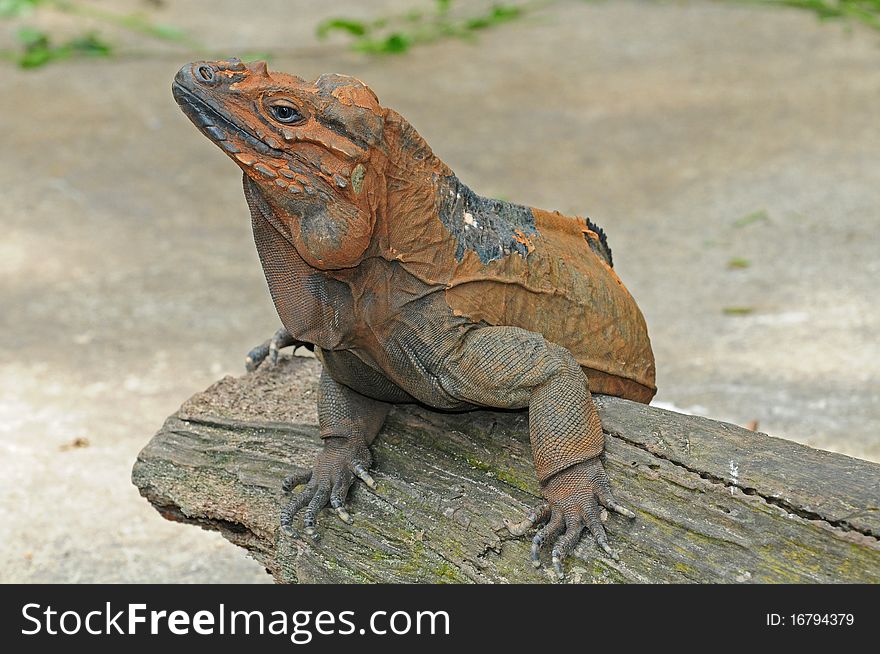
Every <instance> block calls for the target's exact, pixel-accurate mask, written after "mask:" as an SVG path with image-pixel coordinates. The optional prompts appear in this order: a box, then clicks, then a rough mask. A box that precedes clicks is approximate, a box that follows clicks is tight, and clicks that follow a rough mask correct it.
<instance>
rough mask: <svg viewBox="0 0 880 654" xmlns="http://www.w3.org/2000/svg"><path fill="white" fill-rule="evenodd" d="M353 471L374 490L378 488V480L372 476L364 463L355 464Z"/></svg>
mask: <svg viewBox="0 0 880 654" xmlns="http://www.w3.org/2000/svg"><path fill="white" fill-rule="evenodd" d="M352 471H353V472H354V474H355V476H356V477H357V478H358V479H360V480H361V481H362V482H364V483H365V484H366V485H367V486H369V487H370V488H372V489H373V490H376V480H375V479H373V478H372V477H371V476H370V473H369V472H367V469H366V468H365V467H364V465H363V464H362V463H358V464H357V465H355V466H354V468H352Z"/></svg>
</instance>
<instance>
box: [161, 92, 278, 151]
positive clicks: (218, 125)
mask: <svg viewBox="0 0 880 654" xmlns="http://www.w3.org/2000/svg"><path fill="white" fill-rule="evenodd" d="M171 93H172V95H173V96H174V100H175V101H176V102H177V104H178V105H179V106H180V108H181V110H183V113H184V114H186V116H187V118H189V119H190V120H191V121H192V122H193V124H194V125H195V126H196V127H198V128H199V130H200V131H201V132H202V133H203V134H204V135H205V136H207V137H208V138H209V139H211V140H212V141H214V142H215V143H216V144H217V145H219V146H220V147H221V148H223V149H224V150H226V152H228V153H229V154H230V155H234V154H236V153H237V152H239V151H240V150H239V149H238V146H236V145H235V143H233V142H232V140H230V138H229V137H230V136H231V135H235V136H237V137H239V138H240V139H241V140H242V141H243V142H244V143H245V144H246V145H247V146H248V147H250V148H252V149H253V150H255V151H256V152H259V153H260V154H268V155H271V156H273V157H276V158H284V153H283V152H282V151H281V150H278V149H276V148H273V147H271V146H270V145H268V144H267V143H265V142H264V141H263V140H261V139H259V138H257V137H256V136H255V135H254V134H252V133H251V132H249V131H248V130H247V129H245V128H244V127H242V126H241V125H239V124H237V123H235V122H233V121H232V120H230V119H229V118H227V116H226V115H225V114H224V113H223V112H222V111H221V110H220V109H218V108H217V107H216V106H214V105H213V104H212V103H211V102H209V101H208V100H206V99H205V98H203V97H200V96H199V95H197V94H196V93H194V92H193V91H192V90H190V89H188V88H187V87H186V86H184V85H183V84H181V83H180V82H178V81H176V80H175V81H174V83H173V84H172V85H171Z"/></svg>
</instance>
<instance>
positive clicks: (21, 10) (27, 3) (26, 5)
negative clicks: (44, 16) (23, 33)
mask: <svg viewBox="0 0 880 654" xmlns="http://www.w3.org/2000/svg"><path fill="white" fill-rule="evenodd" d="M41 2H43V0H0V18H14V17H16V16H22V15H24V14H26V13H28V12H30V11H32V10H33V8H34V7H36V6H37V5H38V4H40V3H41Z"/></svg>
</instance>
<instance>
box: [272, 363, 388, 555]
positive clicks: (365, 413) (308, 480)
mask: <svg viewBox="0 0 880 654" xmlns="http://www.w3.org/2000/svg"><path fill="white" fill-rule="evenodd" d="M390 408H391V407H390V405H389V404H386V403H385V402H379V401H378V400H373V399H371V398H368V397H365V396H363V395H361V394H360V393H357V392H355V391H353V390H352V389H350V388H349V387H348V386H344V385H343V384H340V383H339V382H337V381H336V380H334V379H333V377H331V376H330V373H329V372H327V370H326V368H325V369H324V370H322V372H321V379H320V382H319V384H318V427H319V431H320V435H321V439H322V440H323V442H324V449H323V451H322V452H321V454H319V455H318V459H317V461H316V462H315V465H314V467H313V469H312V471H311V472H308V473H302V474H298V475H292V476H290V477H288V478H287V479H285V480H284V489H285V490H293V489H294V488H295V487H296V486H298V485H300V484H306V487H305V488H304V489H303V490H302V491H300V492H299V493H298V494H297V495H295V496H294V497H293V499H291V500H290V503H289V504H288V505H287V506H286V507H285V508H284V509H283V510H282V512H281V531H282V532H283V533H284V534H286V535H288V536H293V535H295V530H294V529H293V525H292V523H293V518H294V516H295V515H296V514H297V513H298V512H299V511H300V510H301V509H302V508H303V507H305V508H306V511H305V513H304V514H303V531H304V533H305V534H306V535H307V536H311V537H313V538H317V531H316V530H315V520H316V516H317V514H318V511H320V510H321V509H323V508H324V507H325V506H327V504H328V502H329V503H330V505H331V506H332V507H333V508H334V509H335V511H336V513H337V515H338V516H339V517H340V518H341V519H342V520H343V521H345V522H347V523H350V522H351V516H350V515H349V514H348V511H346V510H345V499H346V497H347V496H348V490H349V488H350V487H351V484H352V482H353V481H354V478H355V477H358V478H360V479H361V480H362V481H364V482H365V483H366V484H367V485H368V486H370V487H371V488H372V487H375V485H376V484H375V482H374V481H373V478H372V477H371V476H370V473H369V472H368V470H369V468H370V465H371V464H372V462H373V457H372V455H371V454H370V444H371V443H372V442H373V440H375V438H376V435H377V434H378V433H379V430H380V429H381V428H382V424H383V423H384V422H385V416H386V415H387V414H388V411H389V409H390Z"/></svg>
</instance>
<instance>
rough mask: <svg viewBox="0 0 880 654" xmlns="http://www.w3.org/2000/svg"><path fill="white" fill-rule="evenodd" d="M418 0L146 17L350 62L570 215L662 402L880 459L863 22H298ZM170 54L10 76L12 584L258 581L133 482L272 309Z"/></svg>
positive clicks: (872, 108)
mask: <svg viewBox="0 0 880 654" xmlns="http://www.w3.org/2000/svg"><path fill="white" fill-rule="evenodd" d="M101 4H103V5H107V6H112V7H130V6H138V3H135V2H104V3H101ZM412 4H413V3H412V2H403V1H397V2H375V3H373V2H371V3H369V4H367V3H356V2H339V3H334V4H333V5H332V6H330V7H324V8H322V9H321V10H320V11H321V12H323V13H321V14H320V15H319V13H318V11H319V10H317V9H316V5H317V3H313V2H281V1H277V2H265V3H260V11H259V13H258V14H256V15H255V14H253V13H252V12H253V5H252V4H251V3H241V2H229V1H226V0H223V1H220V2H212V3H199V4H198V5H197V4H196V3H169V6H168V7H166V8H165V9H162V10H161V11H160V12H159V13H158V16H159V18H160V20H162V21H163V22H168V23H171V24H175V25H179V26H182V27H184V28H187V29H188V30H190V31H191V32H192V33H194V34H195V35H197V36H198V37H199V38H200V39H201V40H202V41H204V42H205V43H207V44H208V45H209V46H210V47H211V49H212V51H216V52H217V54H221V53H222V54H229V55H234V54H236V53H240V52H242V51H249V52H253V51H255V50H261V49H269V48H274V49H278V50H283V51H284V53H283V54H282V55H281V56H279V57H278V58H277V59H276V60H275V61H274V62H273V64H272V65H273V67H277V68H279V69H284V70H287V71H290V72H296V73H298V74H300V75H302V76H314V75H317V74H319V73H322V72H328V71H336V72H347V73H351V74H354V75H357V76H359V77H361V78H362V79H364V80H365V81H366V82H367V83H369V84H370V85H371V86H372V87H373V89H374V90H375V91H376V92H377V94H378V95H379V98H380V100H381V101H382V102H383V103H384V104H387V105H390V106H393V107H395V108H396V109H398V110H399V111H400V112H401V113H403V114H404V115H405V116H407V117H408V118H409V119H410V120H411V122H412V123H413V124H414V125H415V126H416V127H417V128H418V129H419V130H420V131H421V133H422V134H423V135H424V136H425V137H426V139H427V140H428V142H429V143H431V145H432V147H433V148H434V149H435V151H436V152H437V153H438V154H439V155H440V156H441V157H442V158H443V159H444V160H445V161H446V162H447V163H448V164H449V165H450V166H452V168H453V169H455V170H456V172H457V173H458V175H459V177H461V179H462V180H464V181H465V182H466V183H468V184H470V185H471V186H473V187H474V188H475V189H476V190H478V191H479V192H481V193H483V194H489V195H496V196H501V197H504V198H507V199H511V200H516V201H518V202H522V203H527V204H532V205H535V206H539V207H542V208H547V209H559V210H561V211H564V212H574V213H581V214H583V213H586V214H589V215H590V216H591V217H592V218H593V219H594V220H595V221H596V222H597V223H598V224H600V225H602V226H603V227H604V228H605V229H606V231H607V232H608V233H609V238H610V243H611V246H612V248H613V249H614V256H615V264H616V267H617V269H618V271H619V273H620V274H621V276H622V278H623V279H624V280H625V281H626V283H627V285H628V286H629V288H630V290H631V291H632V292H633V294H634V295H635V296H636V298H637V299H638V300H639V302H640V304H641V306H642V307H643V309H644V312H645V315H646V317H647V320H648V324H649V327H650V330H651V335H652V339H653V342H654V346H655V351H656V354H657V368H658V385H659V387H660V392H659V394H658V396H657V403H658V404H659V405H660V406H674V407H678V408H679V409H683V410H686V411H691V412H694V413H699V414H703V415H709V416H711V417H713V418H718V419H722V420H729V421H732V422H735V423H738V424H745V423H746V422H748V421H750V420H758V421H759V422H760V429H761V430H762V431H766V432H769V433H770V434H773V435H776V436H782V437H786V438H792V439H796V440H799V441H801V442H804V443H807V444H810V445H813V446H816V447H822V448H827V449H831V450H835V451H838V452H843V453H846V454H850V455H854V456H859V457H863V458H868V459H872V460H880V438H878V434H880V397H878V393H877V389H878V387H880V356H878V355H880V345H878V339H877V334H878V332H880V308H878V304H877V302H876V298H877V290H876V286H875V284H876V279H877V277H878V273H880V254H878V252H880V251H878V247H877V242H878V239H877V231H878V207H880V154H878V153H880V121H878V120H877V115H878V109H880V105H878V100H877V98H878V93H880V65H878V64H880V37H878V35H877V34H876V33H875V32H871V31H869V30H867V29H864V28H861V27H859V26H856V27H854V28H852V29H845V28H844V27H842V26H840V25H837V24H827V23H826V24H822V23H819V22H817V21H816V20H815V18H814V17H813V16H812V15H810V14H808V13H804V12H799V11H791V10H781V9H762V8H758V7H751V6H741V5H731V4H724V3H718V2H697V1H695V2H687V3H647V2H628V1H620V2H613V3H612V2H608V3H582V2H559V3H553V4H550V5H548V6H547V7H546V8H544V9H542V10H541V11H539V12H537V13H536V14H534V15H532V16H530V17H528V18H527V19H524V20H521V21H518V22H515V23H511V24H508V25H505V26H501V27H499V28H498V29H496V30H490V31H487V32H485V33H484V34H482V35H481V37H480V40H479V41H478V43H477V44H468V43H462V42H458V41H445V42H441V43H437V44H434V45H431V46H426V47H424V48H420V49H416V50H414V51H413V52H412V53H410V54H408V55H406V56H404V57H396V58H378V59H368V58H363V57H361V56H359V55H356V54H353V53H350V52H348V51H346V50H345V49H344V48H342V47H340V43H339V42H330V43H327V44H319V43H317V42H316V41H315V39H314V37H313V28H314V25H315V24H316V22H317V21H318V20H320V19H321V18H322V17H324V16H326V15H328V14H342V15H370V14H372V15H378V14H382V13H384V12H385V11H386V8H388V7H391V8H393V7H397V8H399V7H402V6H403V7H406V6H411V5H412ZM197 7H198V8H197ZM60 22H62V23H63V22H64V21H60ZM61 27H62V28H64V27H65V25H62V26H61ZM7 38H8V37H7V35H6V34H3V35H2V37H0V41H2V39H7ZM3 45H5V43H3V42H0V47H2V46H3ZM162 50H163V51H162V52H161V53H159V54H157V55H154V56H149V57H135V56H131V57H122V58H119V59H115V60H109V61H82V62H69V63H64V64H59V65H54V66H49V67H47V68H44V69H40V70H36V71H33V72H28V73H22V72H19V71H18V70H15V69H13V68H10V67H8V66H5V65H4V66H3V67H0V88H2V89H3V92H2V93H0V116H2V117H3V129H2V135H3V148H2V151H0V180H2V196H0V197H2V203H0V221H2V227H3V238H2V239H0V306H2V307H3V309H2V311H0V329H2V333H3V339H2V341H0V524H2V525H3V530H2V533H3V537H2V538H0V580H2V581H267V582H268V581H269V577H268V575H265V574H264V573H263V571H262V570H261V568H260V567H259V566H258V565H257V564H256V563H255V562H253V561H249V560H248V559H246V558H245V556H243V554H242V552H241V551H237V550H236V549H235V548H233V547H231V546H229V545H228V544H226V543H224V542H223V541H222V539H221V538H220V537H219V536H217V535H216V534H209V533H202V532H199V531H197V530H194V529H189V528H184V527H180V526H178V525H174V524H171V523H167V522H165V521H163V520H162V519H161V518H160V517H159V516H158V515H157V514H156V513H155V511H154V510H153V509H152V508H150V507H149V505H148V504H147V503H146V502H144V501H143V500H142V499H140V498H139V497H138V495H137V491H136V490H135V489H134V488H133V487H132V486H131V484H130V481H129V474H130V469H131V464H132V462H133V461H134V458H135V456H136V454H137V452H138V450H139V449H140V448H141V447H142V446H143V445H144V443H146V441H147V439H148V438H149V437H150V435H151V434H152V433H153V432H154V431H155V430H156V429H158V427H159V426H160V425H161V424H162V421H163V420H164V418H165V417H166V416H167V415H169V414H170V413H172V412H173V411H174V410H176V409H177V407H178V406H179V405H180V403H181V401H182V400H184V399H185V398H187V397H189V396H190V395H192V394H193V393H194V392H196V391H198V390H201V389H202V388H204V387H205V386H207V385H208V384H209V383H211V382H212V381H214V380H215V379H217V378H218V377H219V376H221V375H222V374H232V373H235V374H237V373H238V372H240V370H241V367H242V359H243V354H244V353H245V352H246V350H247V349H248V348H249V347H250V346H251V345H253V344H254V343H255V342H256V341H258V340H261V339H262V338H264V337H266V336H268V335H269V334H270V333H271V332H272V331H273V330H274V329H275V327H276V322H277V319H276V317H275V315H274V312H273V309H272V307H271V303H270V301H269V298H268V294H267V293H266V290H265V287H264V281H263V279H262V273H261V271H260V268H259V264H258V261H257V257H256V254H255V252H254V248H253V245H252V243H251V236H250V233H249V225H248V218H247V210H246V206H245V202H244V199H243V197H242V194H241V191H240V186H239V172H238V170H237V168H235V166H234V165H232V164H231V163H230V162H229V161H228V160H227V159H225V158H224V157H223V156H222V155H221V154H220V152H219V151H217V150H216V148H214V147H213V146H212V145H211V144H210V143H209V142H208V141H207V140H205V139H204V138H203V137H201V136H200V135H199V134H198V133H196V131H195V130H193V129H192V126H191V125H190V124H189V123H188V121H187V120H186V119H185V118H184V117H183V116H182V115H180V114H179V111H178V109H177V107H176V105H175V104H174V102H173V101H172V99H171V95H170V91H169V86H170V81H171V78H172V76H173V74H174V72H175V71H176V70H177V69H178V68H179V66H180V65H181V63H183V62H184V61H186V60H188V59H191V58H194V56H195V55H193V54H191V53H183V54H181V53H180V52H179V51H178V50H176V49H174V48H171V47H168V48H163V49H162ZM755 212H763V213H762V214H761V215H762V216H765V217H764V218H761V219H758V220H754V221H752V222H749V221H743V220H742V219H743V218H744V217H746V216H748V215H750V214H754V213H755ZM741 222H748V223H749V224H745V225H741V226H737V225H738V223H741ZM734 257H739V258H745V259H748V260H749V261H750V263H751V265H750V266H749V267H748V268H745V269H741V270H731V269H728V267H727V264H728V261H729V260H730V259H731V258H734ZM725 307H750V308H752V313H750V314H749V315H739V316H738V315H726V314H725V313H724V309H725ZM77 438H85V439H88V442H89V445H88V446H87V447H82V448H65V446H66V445H67V444H69V443H71V442H73V441H74V440H75V439H77Z"/></svg>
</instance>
